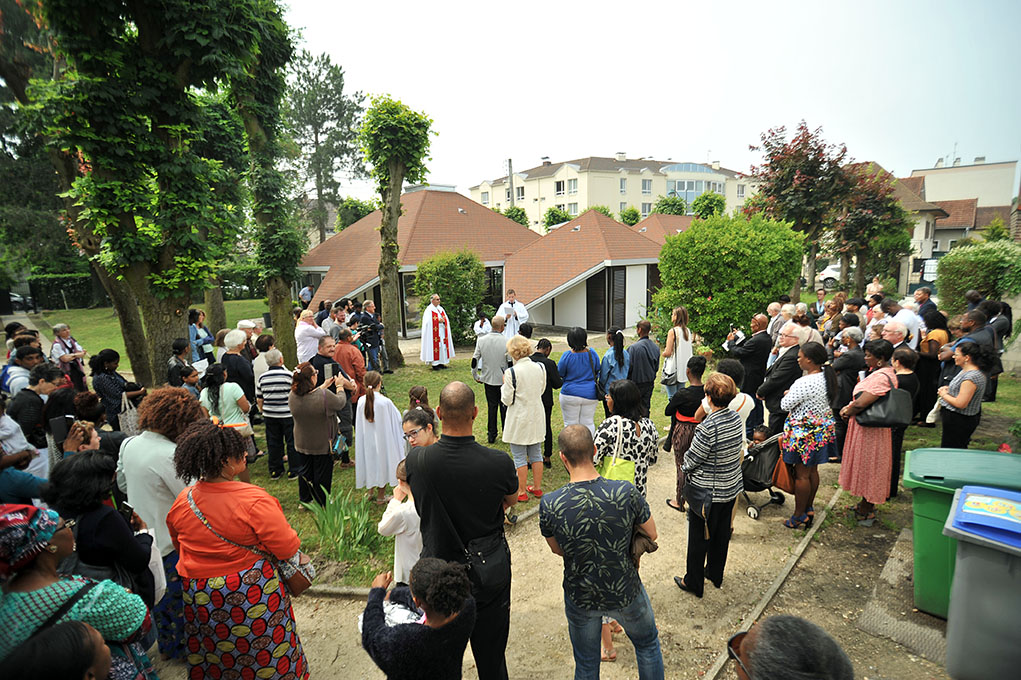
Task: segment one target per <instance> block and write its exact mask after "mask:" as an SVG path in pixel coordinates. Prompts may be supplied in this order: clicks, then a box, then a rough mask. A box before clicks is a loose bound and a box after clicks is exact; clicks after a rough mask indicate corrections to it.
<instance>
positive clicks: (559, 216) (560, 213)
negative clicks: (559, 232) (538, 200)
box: [542, 205, 571, 231]
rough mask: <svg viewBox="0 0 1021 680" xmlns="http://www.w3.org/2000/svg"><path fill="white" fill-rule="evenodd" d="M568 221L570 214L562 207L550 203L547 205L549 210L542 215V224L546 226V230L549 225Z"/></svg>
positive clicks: (553, 225) (552, 225)
mask: <svg viewBox="0 0 1021 680" xmlns="http://www.w3.org/2000/svg"><path fill="white" fill-rule="evenodd" d="M570 221H571V216H570V215H569V214H568V213H567V211H566V210H564V209H563V208H558V207H557V206H555V205H551V206H550V207H549V210H547V211H546V214H545V215H543V218H542V225H543V226H544V227H546V229H547V231H548V230H549V229H550V227H555V226H556V225H558V224H563V223H564V222H570Z"/></svg>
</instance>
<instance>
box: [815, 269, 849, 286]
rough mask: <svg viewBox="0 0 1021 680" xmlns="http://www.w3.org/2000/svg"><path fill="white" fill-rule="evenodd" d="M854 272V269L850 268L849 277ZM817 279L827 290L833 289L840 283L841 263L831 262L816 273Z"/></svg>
mask: <svg viewBox="0 0 1021 680" xmlns="http://www.w3.org/2000/svg"><path fill="white" fill-rule="evenodd" d="M853 274H854V269H850V270H848V272H847V276H848V278H850V277H851V276H852V275H853ZM815 278H816V281H817V282H818V283H821V284H822V286H823V288H825V289H826V290H833V289H834V288H836V287H837V284H838V283H840V263H837V264H831V265H830V266H829V267H826V269H823V270H822V271H821V272H819V273H818V274H816V277H815Z"/></svg>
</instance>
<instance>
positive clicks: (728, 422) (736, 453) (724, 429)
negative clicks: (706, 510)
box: [682, 409, 744, 503]
mask: <svg viewBox="0 0 1021 680" xmlns="http://www.w3.org/2000/svg"><path fill="white" fill-rule="evenodd" d="M743 445H744V427H743V426H742V425H741V416H740V415H738V414H737V413H736V412H734V411H731V410H730V409H721V410H719V411H714V412H712V413H710V414H709V415H708V416H706V418H705V420H703V421H702V422H701V423H699V425H698V427H696V428H695V436H694V437H693V438H692V440H691V447H690V448H689V449H688V452H687V453H685V454H684V465H683V466H682V469H683V470H684V472H685V473H687V478H688V480H690V481H691V483H692V484H694V485H695V486H697V487H699V488H702V489H709V490H710V491H712V495H713V503H726V502H728V501H731V500H733V499H735V498H737V495H738V494H739V493H741V489H743V488H744V484H743V483H742V480H741V448H742V446H743Z"/></svg>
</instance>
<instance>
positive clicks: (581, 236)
mask: <svg viewBox="0 0 1021 680" xmlns="http://www.w3.org/2000/svg"><path fill="white" fill-rule="evenodd" d="M659 251H660V245H659V244H658V243H656V242H655V241H654V240H652V239H650V238H646V237H645V235H644V234H639V233H637V232H636V231H633V230H632V229H631V228H629V227H628V226H627V225H624V224H621V223H620V222H617V221H616V220H614V219H612V218H610V217H607V216H606V215H603V214H602V213H600V212H597V211H595V210H589V211H588V212H586V213H584V214H583V215H581V216H579V217H576V218H574V219H573V220H571V221H570V222H567V223H566V224H564V225H562V226H560V227H558V228H556V229H554V230H553V231H552V232H550V233H549V234H546V235H545V236H543V237H542V238H541V239H539V240H538V241H535V242H534V243H531V244H529V245H527V246H525V247H524V248H522V249H521V250H519V251H517V252H516V253H514V254H513V255H511V256H510V257H509V258H507V262H506V263H505V264H504V268H503V280H504V285H505V286H506V287H507V288H513V289H514V291H515V293H516V294H517V297H518V299H519V300H521V301H522V302H523V303H525V304H526V305H527V304H530V303H532V302H534V301H535V300H537V299H538V298H540V297H542V296H543V295H545V294H546V293H549V292H550V291H552V290H554V289H556V288H559V287H560V286H562V285H564V284H566V283H568V282H570V281H571V280H573V279H575V278H576V277H578V276H579V275H581V274H584V273H585V272H587V271H589V270H590V269H592V268H594V267H596V266H598V265H600V264H602V263H603V262H605V261H606V260H634V259H646V258H651V259H654V260H655V259H658V258H659Z"/></svg>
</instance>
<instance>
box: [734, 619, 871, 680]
mask: <svg viewBox="0 0 1021 680" xmlns="http://www.w3.org/2000/svg"><path fill="white" fill-rule="evenodd" d="M755 631H756V633H755V636H754V645H753V646H752V648H751V649H750V650H748V670H749V671H750V672H751V677H752V680H767V679H769V678H786V679H787V680H810V679H813V680H854V666H853V665H852V664H851V660H850V659H849V658H847V654H845V653H844V650H843V649H841V648H840V645H839V644H838V643H837V641H836V640H834V639H833V638H832V637H831V636H830V634H829V633H827V632H826V631H825V630H823V629H822V628H820V627H819V626H817V625H815V624H814V623H812V622H811V621H806V620H805V619H802V618H799V617H797V616H787V615H779V616H771V617H769V618H768V619H763V620H762V621H759V623H758V624H757V625H756V626H755ZM746 639H747V638H746Z"/></svg>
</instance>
